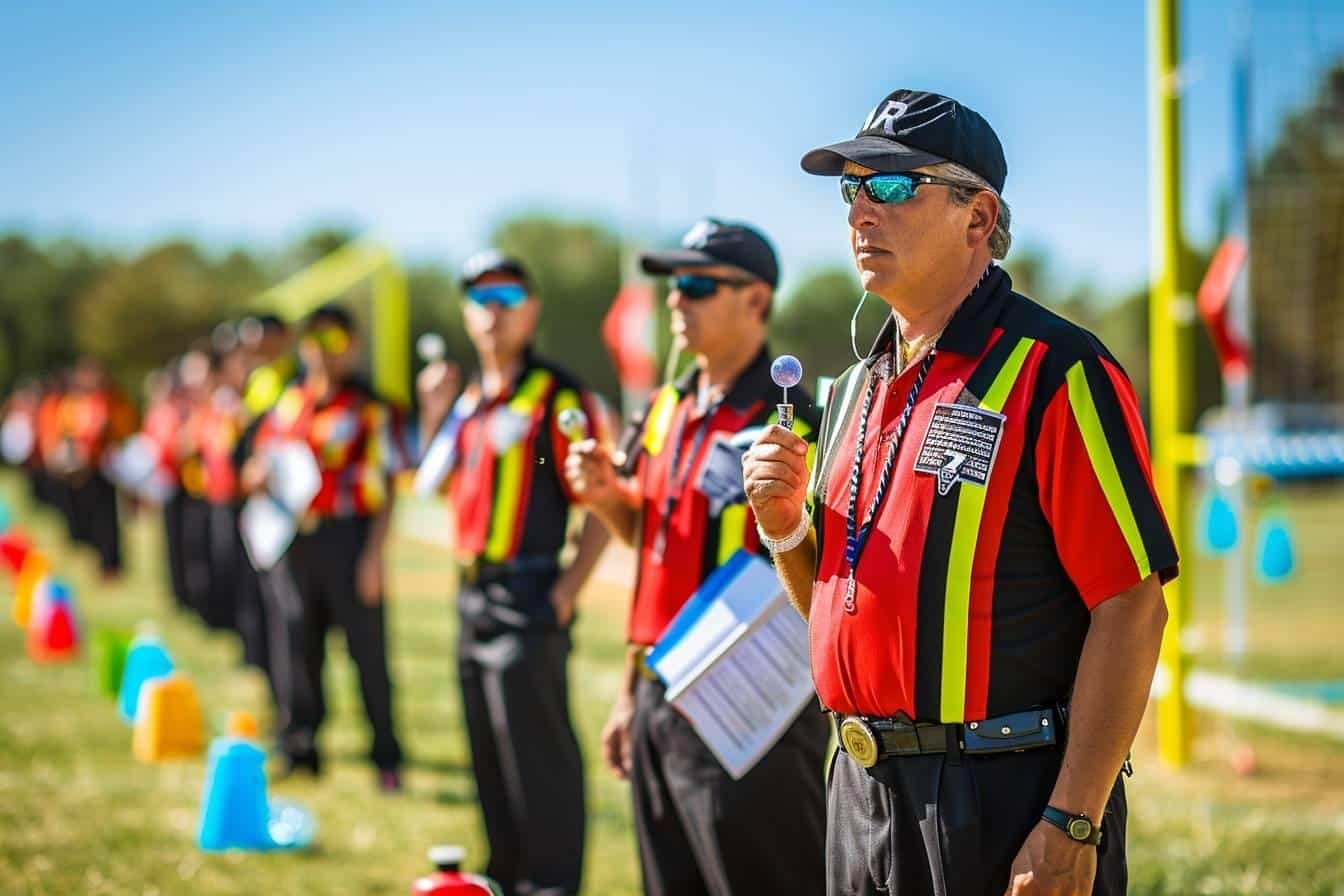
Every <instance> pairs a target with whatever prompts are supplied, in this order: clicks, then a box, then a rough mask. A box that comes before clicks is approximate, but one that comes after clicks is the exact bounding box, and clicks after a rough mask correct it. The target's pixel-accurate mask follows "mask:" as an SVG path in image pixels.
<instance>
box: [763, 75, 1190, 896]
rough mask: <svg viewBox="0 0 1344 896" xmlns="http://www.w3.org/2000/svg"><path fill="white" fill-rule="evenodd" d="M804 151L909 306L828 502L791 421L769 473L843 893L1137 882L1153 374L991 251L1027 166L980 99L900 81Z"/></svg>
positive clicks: (835, 468) (1157, 543)
mask: <svg viewBox="0 0 1344 896" xmlns="http://www.w3.org/2000/svg"><path fill="white" fill-rule="evenodd" d="M803 167H804V168H805V169H806V170H807V171H809V172H812V173H815V174H823V175H839V176H840V186H841V193H842V196H843V198H844V200H845V202H847V203H849V225H850V237H851V243H852V247H853V250H854V256H855V260H856V262H857V265H858V269H859V273H860V276H861V278H862V282H863V286H864V289H865V290H866V291H867V292H868V293H871V294H873V295H876V296H878V297H880V298H881V299H882V300H883V301H885V302H886V303H887V304H888V305H889V306H890V308H891V316H890V319H889V321H888V323H887V325H886V327H885V328H884V329H883V331H882V333H881V335H880V337H879V338H878V340H877V342H876V344H875V345H874V347H873V349H872V351H871V352H870V354H869V355H868V357H867V358H866V359H864V360H862V361H861V362H860V363H858V364H856V365H855V366H854V367H852V368H850V369H849V370H848V371H846V372H845V373H844V375H842V376H841V377H840V378H839V379H838V380H837V381H836V384H835V386H834V388H833V390H832V393H831V396H830V401H829V403H828V405H827V408H826V419H825V422H824V423H823V427H822V435H821V448H820V450H819V452H818V454H819V457H818V460H817V462H816V464H815V466H814V475H813V477H812V479H811V483H810V484H811V494H810V495H808V494H807V488H806V487H804V486H802V485H799V478H800V477H801V475H802V473H803V470H804V469H805V468H804V464H803V455H804V452H805V450H806V449H805V446H804V444H803V443H802V442H801V440H799V439H797V437H795V436H793V435H792V434H790V433H787V432H785V431H784V430H781V429H779V428H775V429H773V430H771V431H770V432H768V433H767V434H766V435H765V436H764V437H763V438H762V439H761V440H760V441H759V442H758V443H757V444H756V445H755V446H753V448H752V449H751V451H750V452H749V453H748V458H747V462H746V481H747V493H748V495H749V496H750V498H751V502H752V505H753V507H754V508H755V510H756V513H757V516H758V519H759V520H760V524H761V527H762V530H763V532H764V533H765V534H766V535H767V536H768V538H767V542H768V543H769V544H770V545H771V547H772V548H773V549H774V550H775V552H776V565H777V567H778V568H779V570H780V571H781V575H782V577H783V579H784V581H785V584H786V586H787V587H788V589H789V591H790V593H791V595H792V596H793V598H794V600H795V602H796V603H797V605H798V608H799V609H800V610H801V611H802V612H803V613H804V614H805V615H807V616H808V618H809V623H810V630H811V641H812V669H813V677H814V680H815V682H816V686H817V691H818V695H819V696H820V698H821V700H822V702H823V703H824V704H825V705H826V707H827V708H828V709H830V710H831V712H832V714H833V716H834V718H835V720H836V722H837V725H838V730H839V740H840V744H841V747H842V750H841V752H839V753H838V755H837V756H836V758H835V762H834V766H833V769H832V773H831V777H830V785H829V812H828V818H829V831H828V847H827V860H828V878H829V889H828V892H829V893H832V894H869V893H879V892H881V893H888V892H890V893H895V894H903V896H909V894H930V893H936V894H947V896H953V894H956V896H960V894H965V896H998V894H1003V893H1013V894H1030V893H1051V894H1082V893H1100V894H1117V893H1123V892H1124V891H1125V886H1126V868H1125V815H1126V811H1125V797H1124V791H1123V787H1122V785H1121V781H1120V777H1119V776H1120V772H1121V767H1122V765H1123V764H1124V763H1125V757H1126V754H1127V752H1128V750H1129V747H1130V743H1131V741H1132V740H1133V737H1134V733H1135V731H1136V729H1137V728H1138V725H1139V720H1140V717H1141V716H1142V715H1143V711H1144V707H1145V705H1146V701H1147V697H1148V692H1149V687H1150V684H1151V681H1152V675H1153V669H1154V667H1155V665H1156V661H1157V653H1158V645H1159V642H1160V639H1161V635H1162V629H1163V626H1164V623H1165V621H1166V609H1165V605H1164V603H1163V599H1162V588H1161V585H1162V583H1163V582H1164V581H1166V580H1169V579H1170V578H1171V577H1173V576H1174V575H1175V574H1176V567H1177V557H1176V550H1175V546H1174V544H1173V541H1172V537H1171V534H1170V532H1169V531H1168V528H1167V524H1166V522H1165V520H1164V519H1163V515H1162V509H1161V507H1160V506H1159V505H1158V501H1157V497H1156V494H1155V492H1154V488H1153V484H1152V478H1151V475H1150V470H1149V461H1148V452H1147V448H1146V440H1145V436H1144V432H1143V427H1142V424H1141V423H1140V420H1139V413H1138V402H1137V399H1136V398H1135V395H1134V389H1133V387H1132V386H1131V385H1130V382H1129V380H1128V378H1127V377H1126V376H1125V373H1124V371H1123V370H1122V369H1121V368H1120V365H1119V364H1118V363H1117V362H1116V360H1115V359H1114V358H1113V357H1112V356H1111V355H1110V353H1109V352H1107V351H1106V349H1105V347H1103V346H1102V345H1101V343H1100V342H1098V341H1097V339H1096V337H1094V336H1093V335H1091V334H1090V333H1088V332H1086V331H1084V330H1082V329H1080V328H1079V327H1077V326H1075V325H1073V324H1071V323H1069V322H1068V321H1066V320H1064V319H1063V318H1061V317H1059V316H1057V315H1055V314H1052V313H1051V312H1049V311H1047V310H1046V309H1045V308H1042V307H1041V306H1040V305H1037V304H1036V303H1035V302H1032V301H1031V300H1030V299H1028V298H1026V297H1024V296H1021V295H1019V294H1017V293H1015V292H1013V289H1012V284H1011V282H1010V281H1009V278H1008V275H1007V274H1006V273H1004V272H1003V271H1002V270H1001V269H1000V268H998V267H996V266H995V265H994V264H993V263H992V259H993V258H1001V257H1003V255H1004V253H1005V252H1006V251H1007V248H1008V243H1009V241H1010V237H1009V230H1008V223H1009V219H1008V207H1007V205H1006V204H1004V203H1003V201H1002V199H1001V198H1000V196H1001V193H1002V190H1003V184H1004V180H1005V178H1006V174H1007V166H1006V163H1005V162H1004V157H1003V151H1002V148H1001V147H1000V144H999V141H998V138H997V137H996V136H995V134H994V131H993V130H992V129H991V128H990V126H989V124H988V123H987V122H986V121H985V120H984V119H983V118H981V117H980V116H979V115H977V114H976V113H975V112H973V111H972V110H970V109H968V108H967V107H965V106H963V105H961V104H959V103H957V102H956V101H955V100H951V99H948V98H947V97H942V96H938V95H936V94H930V93H920V92H915V91H908V90H902V91H897V92H895V93H893V94H891V95H890V96H888V97H887V98H886V99H884V100H883V101H882V102H881V103H880V104H879V105H878V107H877V108H876V109H875V110H874V111H873V113H872V115H871V116H869V118H868V120H867V122H865V124H864V126H863V128H862V130H861V131H860V132H859V134H858V136H857V137H856V138H855V139H854V140H850V141H847V142H844V143H839V144H835V145H833V146H828V147H825V148H822V149H818V150H814V151H812V152H810V153H808V154H807V155H806V156H805V157H804V158H803ZM805 501H806V502H807V503H808V504H810V507H811V511H810V514H809V513H808V512H807V511H806V510H805Z"/></svg>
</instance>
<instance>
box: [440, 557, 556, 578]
mask: <svg viewBox="0 0 1344 896" xmlns="http://www.w3.org/2000/svg"><path fill="white" fill-rule="evenodd" d="M559 569H560V561H559V560H557V559H556V558H555V557H551V556H548V555H546V554H533V555H522V556H518V557H512V558H510V559H508V560H505V561H504V562H503V563H489V562H487V561H484V560H481V559H480V558H479V557H478V558H476V559H474V560H472V561H470V562H468V563H459V564H458V567H457V575H458V581H459V582H460V583H461V584H463V585H479V584H481V583H488V582H503V581H506V580H507V579H509V578H510V577H512V576H516V575H525V574H528V573H550V572H556V571H558V570H559Z"/></svg>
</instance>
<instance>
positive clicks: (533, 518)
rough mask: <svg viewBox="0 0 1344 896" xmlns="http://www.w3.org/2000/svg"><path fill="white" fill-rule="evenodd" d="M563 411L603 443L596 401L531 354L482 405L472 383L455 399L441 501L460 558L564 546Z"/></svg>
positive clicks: (554, 550)
mask: <svg viewBox="0 0 1344 896" xmlns="http://www.w3.org/2000/svg"><path fill="white" fill-rule="evenodd" d="M566 408H579V409H581V410H583V412H584V413H585V415H586V416H587V418H588V430H587V432H586V434H585V435H586V436H587V437H589V438H597V439H605V438H606V437H607V432H606V427H605V419H606V415H605V412H604V411H603V409H602V407H601V405H600V404H599V402H598V401H597V399H596V397H595V396H594V395H593V394H592V393H591V392H589V391H588V390H586V389H584V388H583V387H582V386H580V385H579V382H578V380H576V379H575V378H574V377H573V375H571V374H570V373H568V372H567V371H565V370H564V369H563V368H561V367H559V366H557V365H555V364H552V363H551V362H549V361H546V360H544V359H542V358H539V357H538V356H537V355H535V354H534V353H533V352H532V351H531V350H530V349H529V350H528V351H527V353H526V354H525V355H524V358H523V364H522V367H521V369H520V370H519V372H518V375H517V377H515V378H514V380H513V382H512V383H511V384H510V385H509V387H508V388H507V389H506V390H504V391H503V392H501V393H500V394H498V395H496V396H494V397H493V398H490V399H482V397H481V392H480V386H479V384H473V385H472V386H469V387H468V388H467V390H466V392H465V393H464V395H463V397H462V398H461V399H459V410H458V411H457V412H458V413H460V414H461V415H462V417H463V421H462V425H461V427H460V428H459V429H458V431H457V439H456V442H455V444H454V448H453V456H454V461H453V466H452V471H451V476H452V478H451V479H450V480H449V484H448V498H449V503H450V504H451V505H452V509H453V514H454V521H455V523H456V527H457V540H456V545H457V554H458V555H459V557H460V558H462V559H463V560H474V559H481V560H484V561H486V562H489V563H502V562H504V561H506V560H509V559H511V558H513V557H516V556H520V555H521V556H545V557H553V556H555V555H556V554H558V553H559V552H560V549H561V548H563V547H564V545H565V530H566V525H567V523H568V520H569V508H570V505H571V504H573V503H574V495H573V493H572V492H571V491H570V487H569V483H568V481H567V480H566V479H565V475H564V469H565V458H566V456H567V454H568V451H569V439H568V438H567V437H566V436H565V434H564V433H562V432H561V431H560V425H559V422H558V421H559V416H560V413H561V412H562V411H564V410H565V409H566Z"/></svg>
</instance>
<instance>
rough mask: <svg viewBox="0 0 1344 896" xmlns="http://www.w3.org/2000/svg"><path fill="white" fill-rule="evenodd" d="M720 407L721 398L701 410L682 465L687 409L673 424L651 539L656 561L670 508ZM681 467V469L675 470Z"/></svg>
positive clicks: (663, 544)
mask: <svg viewBox="0 0 1344 896" xmlns="http://www.w3.org/2000/svg"><path fill="white" fill-rule="evenodd" d="M721 404H723V399H722V398H720V399H719V400H718V401H716V402H714V403H713V404H711V405H710V406H709V408H708V409H707V410H706V411H705V415H704V417H702V418H701V420H700V425H699V426H698V427H697V428H696V430H695V435H694V436H692V437H691V452H690V455H689V456H688V457H687V458H686V463H685V464H684V465H683V464H682V462H681V441H682V437H683V436H685V434H686V423H687V418H689V417H690V411H689V410H687V412H686V414H685V415H684V416H683V417H682V418H681V421H680V422H679V423H678V424H677V432H676V435H675V436H673V437H672V457H671V458H670V459H669V460H670V461H671V463H670V465H669V466H668V469H667V483H666V485H665V489H666V491H665V492H664V494H663V506H662V513H661V514H659V517H658V532H657V533H656V534H655V535H654V538H653V553H654V556H656V557H658V559H660V560H661V559H662V557H663V551H664V550H665V549H666V548H667V529H668V526H669V524H670V522H671V518H672V506H673V505H674V504H675V503H676V501H677V499H679V498H680V497H681V492H682V490H683V489H684V488H686V481H687V480H688V479H690V478H691V469H692V468H693V467H694V466H695V458H696V457H697V456H698V455H699V454H700V449H701V448H702V447H703V446H704V444H705V436H707V435H709V427H710V424H711V423H713V422H714V415H715V414H717V413H718V412H719V405H721ZM682 467H684V469H680V470H679V469H678V468H682Z"/></svg>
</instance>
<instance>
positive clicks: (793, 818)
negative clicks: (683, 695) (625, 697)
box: [631, 679, 829, 896]
mask: <svg viewBox="0 0 1344 896" xmlns="http://www.w3.org/2000/svg"><path fill="white" fill-rule="evenodd" d="M665 693H666V690H665V688H664V686H663V685H662V683H661V682H655V681H651V680H648V679H640V681H639V684H638V686H637V688H636V692H635V699H636V710H635V718H634V722H633V724H632V726H631V738H632V744H631V748H632V751H633V755H632V760H633V765H634V768H633V774H632V776H631V786H632V790H633V795H634V802H635V834H636V837H637V838H638V841H639V860H640V867H641V870H642V872H643V876H644V892H645V893H647V894H649V896H699V894H705V896H732V894H745V893H753V894H754V893H761V894H774V893H780V894H792V893H798V894H803V893H822V892H824V891H825V889H826V883H825V880H826V875H825V842H826V812H825V797H824V795H823V786H824V785H823V775H824V763H825V753H826V743H827V739H828V737H829V730H828V727H827V726H828V723H827V721H826V717H825V716H824V715H822V714H821V713H820V712H817V711H816V709H815V705H809V706H808V707H807V708H805V709H804V710H803V712H802V714H801V715H800V716H799V717H798V719H797V720H795V721H794V723H793V725H792V726H791V727H790V728H789V729H788V730H787V731H785V733H784V736H783V737H782V738H780V740H779V742H778V743H777V744H775V746H774V747H773V748H772V749H771V750H770V752H768V753H767V754H766V755H765V756H764V757H762V759H761V761H760V762H759V763H758V764H757V765H756V767H755V768H753V769H752V770H751V771H749V772H747V773H746V775H744V776H743V777H742V778H741V779H740V780H737V781H734V780H733V779H732V777H731V776H730V775H729V774H728V773H727V772H726V771H724V769H723V766H722V765H720V764H719V761H718V760H717V759H715V758H714V754H713V753H711V752H710V751H709V748H708V747H706V746H705V744H704V741H702V740H701V739H700V736H699V735H698V734H696V733H695V729H694V728H692V727H691V723H690V722H688V721H687V720H686V718H685V717H684V716H682V715H681V714H680V713H678V712H677V711H676V709H675V708H674V707H673V706H672V705H671V704H670V703H668V702H667V700H666V699H665V698H664V695H665Z"/></svg>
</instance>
